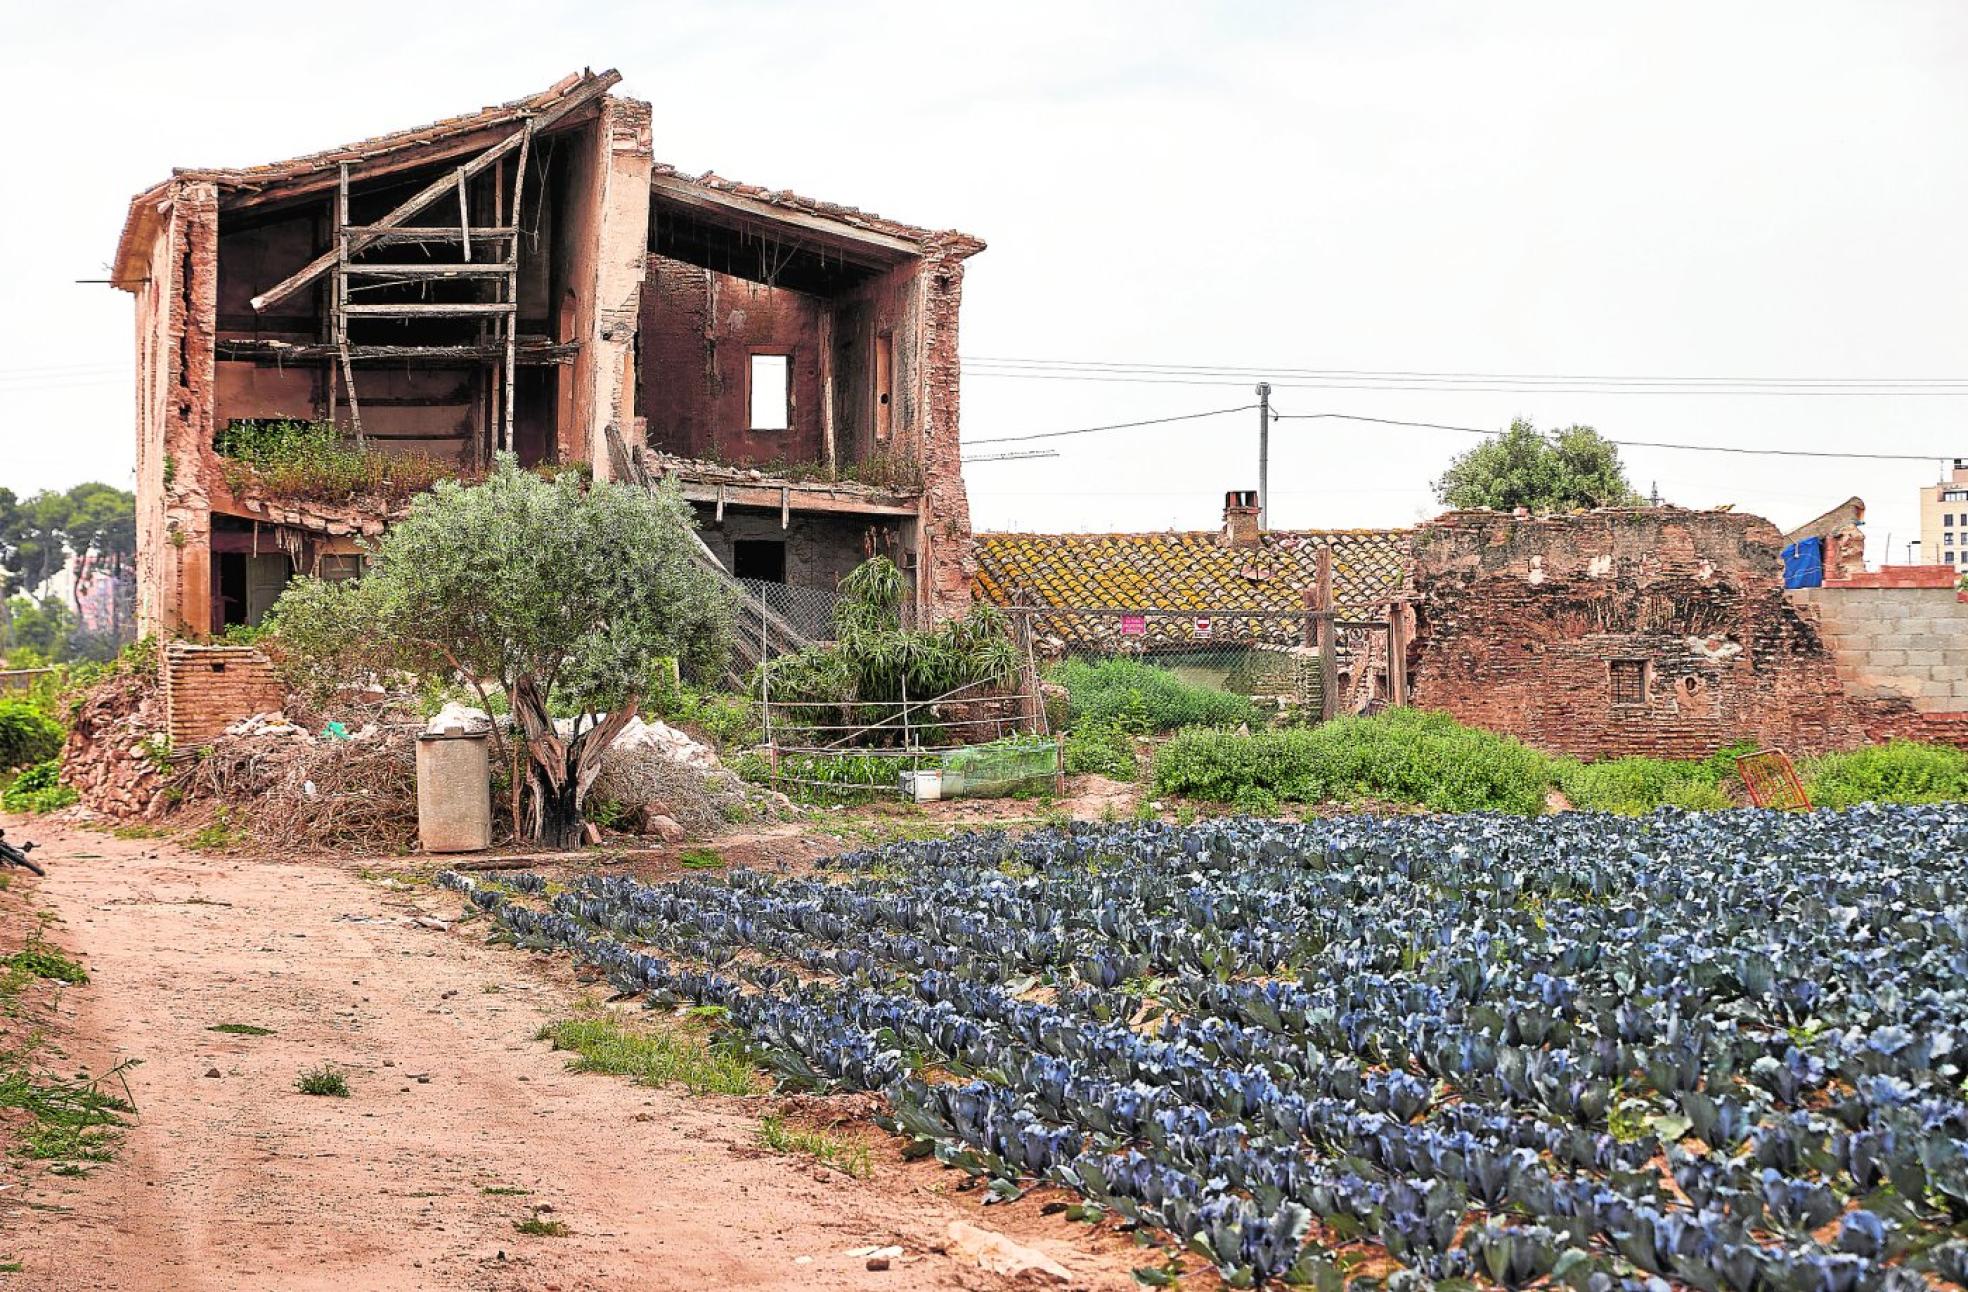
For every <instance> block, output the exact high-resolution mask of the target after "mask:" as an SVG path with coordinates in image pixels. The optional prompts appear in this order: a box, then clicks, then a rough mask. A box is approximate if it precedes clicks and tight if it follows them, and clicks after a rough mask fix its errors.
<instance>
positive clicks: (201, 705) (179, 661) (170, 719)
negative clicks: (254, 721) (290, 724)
mask: <svg viewBox="0 0 1968 1292" xmlns="http://www.w3.org/2000/svg"><path fill="white" fill-rule="evenodd" d="M286 702H287V695H286V692H285V690H283V689H282V687H281V685H280V681H279V679H278V678H276V677H275V676H274V674H273V665H272V664H270V663H268V662H267V657H266V656H264V655H262V654H260V653H259V652H258V651H256V650H254V649H252V648H251V647H248V646H193V645H191V644H189V643H187V642H172V643H171V645H170V646H169V648H168V649H166V650H165V652H164V721H165V726H166V728H167V729H168V730H169V731H170V733H171V745H172V747H173V748H175V749H186V748H191V747H194V746H197V745H202V744H205V743H207V742H209V741H211V740H214V739H217V738H218V737H219V736H221V735H223V734H224V733H225V729H226V728H227V727H230V726H231V725H232V724H233V723H235V722H238V721H240V720H241V719H242V718H250V717H252V716H253V715H254V714H256V713H278V712H280V710H281V708H282V706H284V705H285V704H286Z"/></svg>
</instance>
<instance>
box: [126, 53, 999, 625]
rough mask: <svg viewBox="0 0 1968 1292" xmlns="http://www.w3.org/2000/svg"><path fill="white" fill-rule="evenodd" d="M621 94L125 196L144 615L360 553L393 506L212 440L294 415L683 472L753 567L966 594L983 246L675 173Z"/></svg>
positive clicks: (250, 616) (449, 451) (731, 569)
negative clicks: (968, 364)
mask: <svg viewBox="0 0 1968 1292" xmlns="http://www.w3.org/2000/svg"><path fill="white" fill-rule="evenodd" d="M619 79H620V78H619V76H617V75H616V74H615V73H614V72H604V73H599V74H594V73H582V74H579V75H575V76H570V77H567V78H565V79H564V80H562V81H560V82H559V83H557V84H555V85H554V86H552V87H550V88H549V89H547V90H545V91H543V92H541V93H539V94H536V95H532V96H530V97H528V98H525V99H520V100H517V101H515V102H512V103H507V104H501V105H498V106H495V107H489V108H485V109H483V110H481V111H479V112H476V113H471V114H468V115H465V116H460V117H455V118H451V119H448V120H445V121H441V122H437V123H435V124H432V125H428V126H423V127H419V128H417V129H413V130H406V131H402V132H398V133H396V134H392V135H386V136H382V137H379V138H375V139H370V140H366V141H363V142H361V143H357V144H352V145H348V146H346V147H342V148H336V149H331V150H328V151H324V152H319V153H314V154H310V155H308V156H304V157H299V158H296V159H294V160H292V161H287V162H281V163H277V164H272V165H261V166H248V167H241V168H232V169H216V170H179V171H176V172H174V173H173V175H172V176H171V178H169V179H168V180H165V181H164V182H162V183H160V184H158V185H156V186H155V187H153V188H151V189H149V190H148V191H146V192H144V193H142V194H140V195H139V196H138V197H136V198H135V199H134V200H133V201H132V203H131V206H130V213H129V217H128V221H127V223H126V224H125V227H124V231H123V236H122V239H121V242H120V244H119V246H118V250H117V255H116V261H115V277H114V281H115V282H116V284H117V285H118V286H119V287H121V288H123V289H124V290H127V291H129V292H131V293H132V294H133V295H134V296H135V297H136V300H137V357H138V364H137V373H138V377H137V381H138V401H137V402H138V417H137V513H138V529H139V545H138V582H139V591H138V617H139V621H140V625H141V628H142V631H144V632H147V633H160V634H164V635H190V636H202V635H205V634H207V633H215V632H218V631H221V630H222V629H224V628H225V627H226V626H227V625H230V624H240V623H256V622H258V620H259V618H260V617H261V616H262V615H263V614H264V613H265V611H266V609H267V607H268V606H269V605H270V604H271V603H272V601H273V599H274V598H275V597H277V596H278V594H279V592H280V589H281V588H282V587H283V586H284V585H285V583H286V582H287V580H288V579H289V578H291V577H292V576H293V575H294V574H296V573H313V574H319V575H323V576H326V577H341V576H346V575H349V574H353V573H355V572H357V571H358V570H359V568H360V546H359V542H360V540H361V539H362V538H364V537H373V536H374V535H376V534H378V533H380V532H382V530H383V528H384V527H385V525H386V524H387V523H388V522H389V521H390V520H391V519H392V518H393V517H394V515H395V514H396V513H397V512H398V511H399V510H400V508H401V506H402V504H403V499H402V497H401V496H396V497H393V498H384V497H374V498H364V497H353V498H350V497H343V496H336V497H334V498H332V499H329V500H327V501H323V500H322V499H320V498H318V497H317V498H315V499H314V500H313V501H307V500H304V499H302V498H299V497H292V496H285V497H284V496H276V494H275V493H274V492H273V491H271V490H269V489H268V488H267V487H266V485H265V482H264V481H263V480H261V479H259V478H257V477H255V476H254V475H253V473H251V472H247V471H243V470H241V469H240V468H239V466H238V464H237V463H236V462H235V461H233V460H232V459H229V458H227V457H225V456H224V455H222V454H221V452H220V437H221V436H222V435H223V434H224V433H225V432H226V431H227V429H228V428H229V427H246V428H249V429H250V428H255V427H264V426H270V425H274V424H278V423H281V422H284V421H290V420H291V421H302V422H313V423H320V422H330V423H334V424H335V425H336V426H338V427H339V428H341V431H342V432H343V434H344V435H345V437H346V438H347V439H348V440H349V441H350V442H351V443H353V444H356V445H359V446H360V447H362V448H364V449H366V450H370V451H374V452H380V453H385V454H391V455H396V457H395V458H392V459H391V460H392V461H394V460H399V459H401V458H402V457H403V456H405V455H416V456H418V457H420V458H423V459H426V460H435V461H436V463H437V464H438V467H439V469H440V471H441V472H443V473H446V474H448V473H451V472H453V471H455V473H456V474H458V475H461V476H468V475H470V474H472V473H474V472H478V471H482V470H483V469H484V468H485V467H486V465H487V464H488V463H489V462H490V460H491V458H492V456H493V454H494V453H495V452H499V451H503V450H509V451H511V452H512V453H514V454H515V455H516V456H517V457H518V459H519V461H520V463H521V464H522V465H527V466H532V465H538V464H568V465H577V466H587V467H589V468H591V469H592V471H593V473H594V475H595V476H596V477H598V478H602V479H610V478H616V477H620V476H633V477H635V478H651V477H662V476H674V477H676V478H677V479H678V480H679V481H680V482H681V484H682V486H683V488H684V491H685V494H686V496H687V497H688V498H689V499H690V501H691V502H692V504H693V505H694V506H695V507H696V508H697V510H698V513H699V516H700V519H701V520H702V522H703V525H704V539H705V542H706V544H707V546H708V548H709V550H710V551H711V552H712V553H713V554H714V555H715V556H716V558H717V559H718V560H719V561H720V562H721V563H722V564H723V565H724V567H725V568H726V571H727V572H728V573H730V574H732V575H734V576H737V577H751V578H758V579H763V580H766V581H771V582H783V581H788V580H793V581H801V582H808V583H812V584H816V585H819V586H824V587H831V586H832V582H833V579H834V578H835V577H837V576H838V575H839V574H840V573H842V572H844V571H845V570H846V569H849V568H851V567H852V566H853V565H855V564H856V563H858V562H859V561H861V560H862V559H865V558H866V557H867V556H869V555H874V554H877V553H879V554H884V555H888V556H891V557H893V558H894V559H895V560H896V561H897V563H898V564H900V565H901V566H902V567H903V568H904V569H905V570H906V571H908V572H909V573H910V574H911V575H912V577H913V578H914V580H915V584H916V594H917V600H918V601H919V603H921V604H923V605H925V606H928V607H931V608H932V609H933V610H935V611H937V612H948V611H954V610H960V609H961V608H962V607H963V606H964V604H966V603H967V600H968V597H969V585H970V577H969V576H970V568H971V567H970V560H971V555H970V511H969V503H968V500H967V497H966V494H965V492H964V484H963V476H962V470H961V462H960V447H959V440H958V411H959V390H958V361H957V314H958V308H959V304H960V301H961V295H962V284H963V269H964V261H965V260H966V259H967V258H968V257H970V256H972V255H975V254H976V253H977V252H978V251H980V250H982V249H983V245H984V244H983V243H982V242H980V241H978V240H977V239H975V238H972V237H970V236H968V235H965V234H961V233H954V232H940V233H939V232H932V231H930V230H927V229H922V228H917V227H915V226H912V225H906V224H901V223H898V222H896V221H893V220H885V219H882V218H880V217H878V216H875V215H872V214H869V213H866V212H862V211H858V210H856V209H854V208H851V207H844V206H837V205H834V204H831V203H825V202H818V201H814V200H812V199H808V198H803V197H799V196H797V195H795V194H791V193H787V192H774V191H769V190H766V189H763V188H758V187H753V186H749V185H743V184H737V183H734V182H731V181H729V180H725V179H721V178H719V177H717V176H715V175H708V174H707V175H703V176H700V177H695V178H692V177H689V176H685V175H682V174H680V173H678V172H677V171H676V170H675V169H674V168H672V167H669V166H665V165H662V164H659V163H657V162H655V161H654V160H653V158H652V140H651V129H650V111H649V105H648V104H646V103H642V102H638V101H636V100H632V99H627V98H622V97H619V96H617V95H614V94H611V93H609V91H610V90H611V88H612V87H613V86H614V85H615V84H616V83H617V82H618V81H619ZM625 459H628V460H625Z"/></svg>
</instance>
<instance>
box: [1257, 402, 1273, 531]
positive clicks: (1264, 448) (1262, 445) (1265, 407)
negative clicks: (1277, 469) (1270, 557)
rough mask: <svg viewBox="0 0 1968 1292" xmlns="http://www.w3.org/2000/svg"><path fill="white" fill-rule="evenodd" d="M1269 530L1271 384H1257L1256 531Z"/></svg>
mask: <svg viewBox="0 0 1968 1292" xmlns="http://www.w3.org/2000/svg"><path fill="white" fill-rule="evenodd" d="M1270 528H1271V383H1270V382H1268V381H1260V382H1258V383H1257V530H1258V533H1260V534H1261V533H1263V532H1264V531H1265V530H1267V529H1270Z"/></svg>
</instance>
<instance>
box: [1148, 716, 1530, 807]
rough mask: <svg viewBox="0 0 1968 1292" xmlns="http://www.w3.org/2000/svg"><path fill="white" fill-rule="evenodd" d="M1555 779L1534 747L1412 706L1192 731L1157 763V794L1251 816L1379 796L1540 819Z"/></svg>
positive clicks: (1166, 749) (1166, 747)
mask: <svg viewBox="0 0 1968 1292" xmlns="http://www.w3.org/2000/svg"><path fill="white" fill-rule="evenodd" d="M1551 779H1552V763H1551V760H1550V759H1549V758H1547V757H1546V756H1545V755H1543V754H1541V753H1539V752H1537V751H1536V750H1534V749H1532V748H1530V747H1529V746H1527V745H1524V744H1521V743H1519V742H1518V741H1516V740H1513V739H1510V738H1508V737H1505V736H1498V735H1494V734H1492V733H1490V732H1487V731H1479V730H1477V729H1475V728H1473V727H1465V726H1462V725H1461V724H1459V723H1457V722H1456V721H1455V720H1454V719H1453V718H1450V717H1449V716H1448V715H1447V714H1441V713H1423V712H1420V711H1418V710H1413V709H1397V710H1394V711H1392V712H1390V713H1386V714H1382V715H1380V716H1378V717H1372V718H1339V719H1336V720H1335V721H1332V722H1328V723H1325V724H1323V725H1321V726H1317V727H1310V728H1296V729H1291V730H1284V731H1260V732H1253V733H1248V734H1245V733H1234V732H1227V731H1213V730H1207V729H1202V728H1189V729H1187V730H1184V731H1181V732H1179V733H1177V734H1176V736H1175V738H1174V739H1172V740H1170V741H1169V742H1168V743H1167V744H1166V745H1164V746H1163V747H1162V749H1161V752H1160V753H1159V754H1158V755H1157V757H1156V759H1155V788H1156V790H1157V791H1158V792H1160V793H1164V794H1180V795H1186V796H1188V797H1191V798H1198V799H1206V800H1210V801H1213V802H1218V803H1234V804H1238V805H1239V806H1242V807H1246V808H1249V809H1252V810H1257V809H1261V808H1264V807H1267V806H1269V805H1272V804H1274V803H1276V802H1291V803H1319V802H1327V801H1351V800H1357V799H1377V800H1382V801H1385V802H1390V803H1409V804H1415V805H1418V806H1421V807H1426V808H1429V809H1431V810H1433V811H1438V812H1482V811H1501V812H1517V813H1522V814H1525V815H1535V814H1537V813H1539V812H1541V811H1543V810H1544V795H1545V790H1546V788H1547V787H1548V786H1549V785H1550V784H1551ZM1267 796H1268V797H1267Z"/></svg>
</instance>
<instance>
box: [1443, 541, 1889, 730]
mask: <svg viewBox="0 0 1968 1292" xmlns="http://www.w3.org/2000/svg"><path fill="white" fill-rule="evenodd" d="M1779 543H1780V537H1779V535H1778V533H1777V530H1776V528H1775V527H1774V526H1772V525H1771V524H1770V523H1769V522H1768V521H1765V520H1762V519H1760V518H1758V517H1755V516H1748V515H1743V514H1740V513H1734V512H1716V511H1703V512H1697V511H1682V510H1679V509H1676V508H1660V509H1646V510H1632V511H1626V510H1621V511H1595V512H1590V513H1585V514H1579V515H1571V516H1552V517H1540V518H1536V519H1531V518H1526V517H1519V516H1510V515H1504V514H1500V513H1496V512H1487V511H1474V512H1450V513H1448V514H1447V515H1445V516H1442V517H1440V518H1439V519H1437V520H1435V521H1433V522H1431V523H1429V524H1426V525H1423V526H1421V527H1420V528H1419V529H1417V530H1416V531H1415V536H1414V562H1415V564H1414V592H1415V595H1416V598H1417V600H1416V603H1415V616H1416V633H1415V642H1414V648H1413V652H1412V655H1411V663H1412V669H1413V673H1412V677H1413V688H1412V694H1413V699H1414V703H1415V704H1417V705H1419V706H1421V707H1424V708H1434V709H1443V710H1446V711H1448V712H1449V713H1452V714H1454V715H1455V716H1456V717H1457V718H1459V719H1461V720H1462V721H1465V722H1469V723H1474V724H1476V725H1479V726H1484V727H1489V728H1492V729H1494V730H1498V731H1505V732H1510V733H1512V734H1515V735H1518V736H1520V737H1522V738H1523V739H1525V740H1526V741H1529V742H1530V743H1532V744H1535V745H1537V746H1539V747H1541V748H1544V749H1549V750H1554V751H1558V752H1563V753H1569V754H1575V755H1578V756H1580V757H1586V758H1593V757H1602V756H1617V755H1623V754H1651V755H1656V756H1660V757H1671V758H1692V757H1701V756H1703V755H1706V754H1709V753H1711V752H1713V751H1714V750H1716V749H1717V748H1719V747H1721V746H1723V745H1726V744H1729V743H1732V742H1735V741H1738V740H1754V741H1757V742H1759V743H1763V744H1771V745H1780V746H1782V747H1784V748H1785V749H1787V750H1789V751H1790V752H1791V753H1793V754H1808V753H1814V752H1818V751H1821V750H1827V749H1834V748H1844V747H1849V746H1852V745H1856V744H1859V743H1862V742H1863V741H1864V740H1865V732H1864V730H1863V728H1862V727H1861V725H1860V723H1859V721H1858V717H1857V714H1856V711H1855V710H1854V708H1853V707H1852V706H1851V705H1849V704H1848V703H1847V700H1846V696H1845V693H1844V690H1843V688H1842V687H1841V685H1840V681H1839V677H1838V672H1837V668H1836V664H1835V660H1834V656H1833V652H1832V650H1831V648H1830V646H1829V645H1828V644H1827V642H1826V640H1825V638H1824V636H1823V634H1822V633H1821V631H1820V629H1819V626H1818V623H1817V619H1816V616H1815V614H1814V613H1813V612H1812V611H1810V610H1809V609H1808V608H1803V607H1800V606H1798V605H1796V604H1794V603H1793V602H1792V601H1790V600H1789V599H1787V598H1786V596H1785V594H1784V589H1783V581H1782V566H1781V562H1780V560H1779V550H1780V549H1779Z"/></svg>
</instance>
